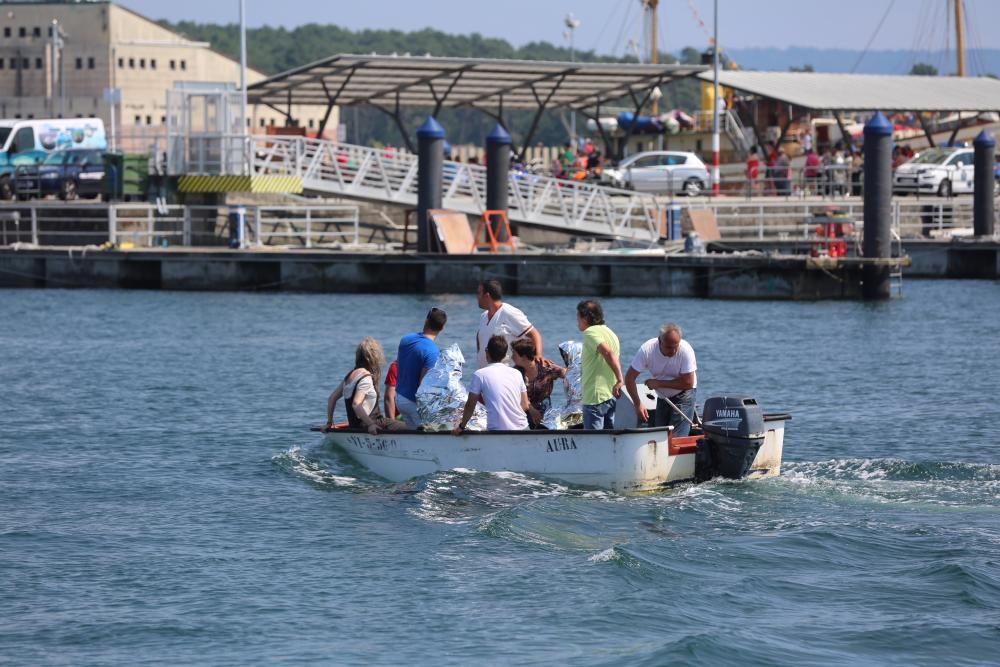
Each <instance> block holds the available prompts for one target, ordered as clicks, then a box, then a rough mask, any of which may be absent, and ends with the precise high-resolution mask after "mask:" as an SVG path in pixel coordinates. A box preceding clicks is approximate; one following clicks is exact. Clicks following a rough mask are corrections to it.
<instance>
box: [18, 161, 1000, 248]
mask: <svg viewBox="0 0 1000 667" xmlns="http://www.w3.org/2000/svg"><path fill="white" fill-rule="evenodd" d="M479 176H480V174H477V173H476V172H475V171H473V170H470V171H466V170H461V169H459V170H455V171H454V172H453V173H452V174H451V175H450V176H448V177H447V178H446V186H445V187H446V189H448V190H450V191H452V192H453V195H452V196H456V195H454V193H459V192H467V193H468V195H467V196H469V197H470V198H475V197H476V196H478V195H476V191H477V190H476V187H475V186H474V184H473V183H471V181H472V180H473V179H475V178H478V177H479ZM681 202H684V204H685V205H681ZM568 205H569V206H572V205H574V204H573V203H572V202H570V203H569V204H568ZM576 205H580V202H577V204H576ZM663 206H664V208H667V207H672V208H674V209H675V212H674V213H673V214H672V215H668V216H667V217H670V218H671V219H675V216H677V215H681V213H682V212H683V210H684V209H686V208H687V209H709V210H711V211H712V212H713V213H714V216H715V219H716V223H717V225H718V227H719V232H720V234H721V236H722V239H723V240H724V241H725V240H753V239H756V240H783V239H785V240H808V239H812V238H814V236H815V230H816V222H815V216H816V215H829V214H831V213H838V214H842V215H843V216H844V217H846V218H847V219H849V220H850V221H851V222H853V223H854V229H855V232H856V233H860V232H861V230H862V229H863V226H864V204H863V201H862V200H861V199H857V198H852V199H849V200H844V201H839V202H830V201H821V200H816V201H809V200H804V201H796V200H790V201H785V200H773V199H772V200H767V201H765V200H763V199H757V200H754V201H745V200H738V199H729V200H727V199H708V200H700V201H697V200H696V201H691V200H677V201H676V202H675V203H674V204H672V205H670V204H664V205H663ZM242 208H243V214H242V217H240V216H239V215H235V216H234V215H233V214H235V213H237V210H238V209H237V207H231V206H155V205H151V204H110V205H109V204H98V203H93V204H87V203H78V204H68V203H67V204H56V203H10V204H0V245H4V246H9V245H13V244H15V243H26V244H33V245H89V244H94V245H100V244H102V243H104V242H106V241H110V242H112V243H114V244H116V245H118V246H119V247H123V246H124V247H130V246H131V247H137V248H148V247H162V246H184V247H189V246H211V247H224V246H229V245H230V244H231V243H232V240H233V239H238V238H240V236H239V235H238V234H235V233H234V229H233V225H234V224H236V223H237V222H238V221H239V220H240V219H242V220H243V223H244V225H245V226H244V234H243V236H242V238H243V247H249V246H256V247H262V246H278V245H282V246H288V247H301V248H314V247H317V248H318V247H332V246H338V247H344V248H350V247H352V246H361V245H367V244H362V239H361V235H360V231H361V227H362V226H363V225H362V223H361V221H360V215H359V209H358V207H356V206H351V205H339V204H330V205H325V204H315V205H314V204H310V205H298V206H252V205H251V206H246V207H242ZM972 210H973V203H972V199H971V198H970V197H965V198H955V199H950V200H949V199H940V200H931V199H924V200H916V199H914V198H911V197H905V198H895V199H893V201H892V205H891V209H890V212H891V215H892V221H891V224H892V228H893V231H894V233H895V234H897V235H898V236H899V237H900V238H901V239H902V240H903V241H906V240H913V239H920V238H938V239H946V238H949V237H951V236H962V235H969V234H971V233H972V227H973V220H972ZM997 210H1000V204H998V206H997ZM661 212H662V213H663V214H664V215H667V212H666V211H661ZM364 226H365V227H366V228H370V229H375V230H376V231H377V230H378V229H381V227H379V226H378V225H371V224H368V225H364ZM995 228H998V229H1000V225H998V226H995ZM371 240H372V239H371V238H369V242H370V241H371ZM381 245H384V246H388V245H392V244H389V243H388V240H387V241H386V243H383V244H381Z"/></svg>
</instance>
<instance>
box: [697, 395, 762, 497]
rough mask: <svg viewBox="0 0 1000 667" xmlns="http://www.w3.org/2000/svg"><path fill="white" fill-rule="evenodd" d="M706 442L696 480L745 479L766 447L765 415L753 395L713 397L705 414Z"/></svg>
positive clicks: (702, 444)
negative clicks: (761, 448)
mask: <svg viewBox="0 0 1000 667" xmlns="http://www.w3.org/2000/svg"><path fill="white" fill-rule="evenodd" d="M702 428H703V429H704V431H705V439H704V440H703V441H702V442H700V443H698V451H697V455H696V457H695V479H697V480H698V481H699V482H702V481H705V480H708V479H712V478H713V477H726V478H728V479H741V478H743V477H746V476H747V473H749V472H750V466H751V465H753V460H754V458H756V456H757V450H759V449H760V446H761V445H763V444H764V434H765V432H766V429H765V428H764V413H763V412H762V411H761V409H760V406H759V405H757V399H754V398H751V397H749V396H713V397H711V398H709V399H708V400H706V401H705V410H704V414H703V415H702Z"/></svg>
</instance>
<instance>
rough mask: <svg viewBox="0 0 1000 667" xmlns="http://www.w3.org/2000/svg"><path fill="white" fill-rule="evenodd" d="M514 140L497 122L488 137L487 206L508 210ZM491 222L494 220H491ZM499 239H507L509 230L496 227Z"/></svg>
mask: <svg viewBox="0 0 1000 667" xmlns="http://www.w3.org/2000/svg"><path fill="white" fill-rule="evenodd" d="M512 143H513V140H512V139H511V138H510V133H509V132H507V130H506V129H504V126H503V125H501V124H500V123H497V125H496V127H494V128H493V131H492V132H490V133H489V135H488V136H487V137H486V208H487V209H488V210H490V211H506V210H507V182H508V180H509V178H510V146H511V144H512ZM490 222H491V224H492V222H493V221H490ZM494 231H495V232H496V234H497V239H498V240H500V241H506V240H507V238H506V237H507V230H506V229H499V228H495V229H494Z"/></svg>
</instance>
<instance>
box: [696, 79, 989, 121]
mask: <svg viewBox="0 0 1000 667" xmlns="http://www.w3.org/2000/svg"><path fill="white" fill-rule="evenodd" d="M698 76H699V78H701V79H703V80H706V81H711V80H712V76H711V74H699V75H698ZM719 84H720V85H722V86H726V87H727V88H733V89H736V90H739V91H741V92H744V93H750V94H752V95H758V96H760V97H768V98H771V99H775V100H778V101H781V102H785V103H788V104H793V105H795V106H798V107H802V108H804V109H810V110H813V111H975V112H984V111H1000V80H997V79H993V78H990V77H944V76H913V75H881V74H826V73H817V72H742V71H726V72H719Z"/></svg>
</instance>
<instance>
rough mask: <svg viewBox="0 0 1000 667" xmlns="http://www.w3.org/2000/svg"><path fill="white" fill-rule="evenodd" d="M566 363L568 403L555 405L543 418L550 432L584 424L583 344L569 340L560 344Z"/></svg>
mask: <svg viewBox="0 0 1000 667" xmlns="http://www.w3.org/2000/svg"><path fill="white" fill-rule="evenodd" d="M559 352H560V354H562V358H563V361H564V362H565V363H566V380H565V382H566V402H565V403H563V405H561V406H558V407H556V406H555V405H553V406H552V407H551V408H549V409H548V410H546V411H545V414H544V415H543V416H542V425H543V426H544V427H545V428H547V429H549V430H563V429H567V428H570V427H572V426H577V425H579V424H582V423H583V388H582V385H581V380H582V377H583V365H582V363H581V361H582V359H583V343H581V342H579V341H575V340H567V341H565V342H563V343H560V344H559Z"/></svg>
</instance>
